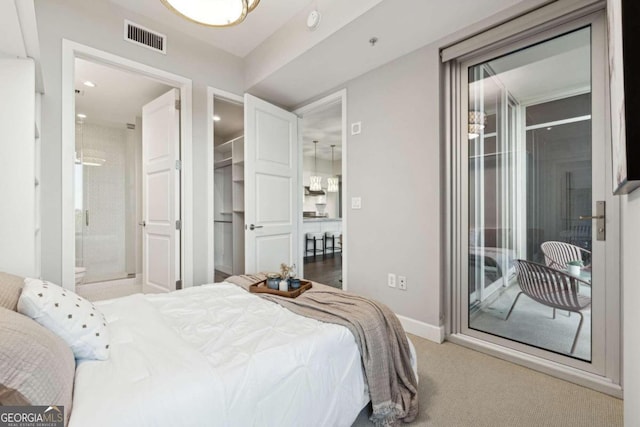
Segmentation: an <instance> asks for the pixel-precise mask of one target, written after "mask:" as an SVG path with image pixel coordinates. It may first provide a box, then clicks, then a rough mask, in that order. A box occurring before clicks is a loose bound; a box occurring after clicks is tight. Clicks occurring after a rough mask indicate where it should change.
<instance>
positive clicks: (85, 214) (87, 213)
mask: <svg viewBox="0 0 640 427" xmlns="http://www.w3.org/2000/svg"><path fill="white" fill-rule="evenodd" d="M84 223H85V224H86V225H87V227H88V226H89V209H87V210H86V211H84Z"/></svg>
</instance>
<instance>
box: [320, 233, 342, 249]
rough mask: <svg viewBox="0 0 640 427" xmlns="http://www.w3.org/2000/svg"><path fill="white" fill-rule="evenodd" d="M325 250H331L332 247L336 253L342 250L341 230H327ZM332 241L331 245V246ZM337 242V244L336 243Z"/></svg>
mask: <svg viewBox="0 0 640 427" xmlns="http://www.w3.org/2000/svg"><path fill="white" fill-rule="evenodd" d="M324 240H325V242H326V243H325V245H324V247H325V251H327V252H328V251H329V248H331V252H332V253H336V252H337V251H338V250H339V251H340V252H342V232H341V231H327V232H325V233H324ZM329 242H331V246H329ZM336 242H337V244H336Z"/></svg>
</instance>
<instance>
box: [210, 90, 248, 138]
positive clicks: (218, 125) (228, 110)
mask: <svg viewBox="0 0 640 427" xmlns="http://www.w3.org/2000/svg"><path fill="white" fill-rule="evenodd" d="M213 114H214V115H215V116H218V117H220V120H219V121H217V122H215V123H214V126H213V131H214V138H215V140H216V142H217V143H219V144H222V143H223V142H226V141H227V140H229V139H231V138H234V137H236V136H238V135H239V134H240V133H241V132H242V131H243V130H244V106H243V105H242V104H238V103H235V102H230V101H223V100H221V99H218V98H215V99H214V101H213Z"/></svg>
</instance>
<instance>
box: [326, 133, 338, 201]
mask: <svg viewBox="0 0 640 427" xmlns="http://www.w3.org/2000/svg"><path fill="white" fill-rule="evenodd" d="M335 147H336V145H335V144H333V145H331V175H332V176H331V178H327V191H328V192H329V193H337V192H338V183H339V181H340V180H339V179H338V177H337V176H335V173H333V165H334V162H335V159H334V157H333V149H334V148H335Z"/></svg>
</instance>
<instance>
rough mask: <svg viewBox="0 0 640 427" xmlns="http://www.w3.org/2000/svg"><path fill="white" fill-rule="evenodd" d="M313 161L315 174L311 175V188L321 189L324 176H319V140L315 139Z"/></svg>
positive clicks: (313, 189)
mask: <svg viewBox="0 0 640 427" xmlns="http://www.w3.org/2000/svg"><path fill="white" fill-rule="evenodd" d="M313 161H314V168H313V169H314V171H313V172H314V173H315V175H311V176H310V177H309V190H311V191H320V190H322V177H321V176H318V141H313Z"/></svg>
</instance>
